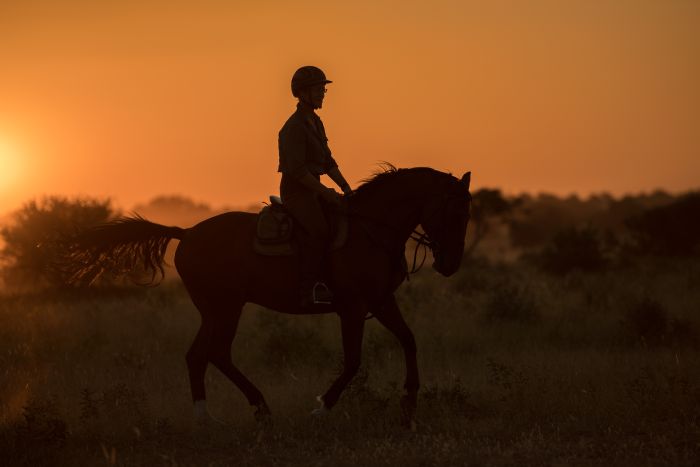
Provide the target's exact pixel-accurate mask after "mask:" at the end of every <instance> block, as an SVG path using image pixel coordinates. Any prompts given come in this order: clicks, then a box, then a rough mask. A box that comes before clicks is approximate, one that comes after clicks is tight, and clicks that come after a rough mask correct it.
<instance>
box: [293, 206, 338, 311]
mask: <svg viewBox="0 0 700 467" xmlns="http://www.w3.org/2000/svg"><path fill="white" fill-rule="evenodd" d="M284 203H285V206H286V207H287V210H288V211H289V212H290V213H291V215H292V217H294V219H295V221H296V222H297V225H298V226H299V227H300V228H299V229H298V230H297V233H296V234H295V235H296V238H297V243H298V246H299V267H300V270H299V279H300V289H301V294H302V306H306V305H309V304H312V303H316V304H326V303H330V301H331V300H332V294H331V293H330V290H329V289H328V287H327V286H326V284H325V282H324V281H323V277H322V276H323V274H322V269H323V258H324V255H325V252H326V249H327V247H328V243H329V237H330V234H329V228H328V223H327V222H326V218H325V215H324V213H323V210H322V209H321V204H320V203H319V200H318V197H317V196H316V195H314V194H311V193H309V194H308V195H307V194H304V195H298V196H294V197H292V198H290V199H285V201H284Z"/></svg>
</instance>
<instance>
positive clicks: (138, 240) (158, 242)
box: [56, 215, 187, 285]
mask: <svg viewBox="0 0 700 467" xmlns="http://www.w3.org/2000/svg"><path fill="white" fill-rule="evenodd" d="M185 232H187V229H181V228H180V227H167V226H165V225H160V224H156V223H154V222H150V221H147V220H146V219H144V218H142V217H140V216H138V215H135V216H133V217H122V218H119V219H116V220H114V221H111V222H107V223H104V224H100V225H98V226H95V227H92V228H90V229H87V230H83V231H81V232H78V233H77V234H76V235H74V236H72V237H71V238H69V239H67V241H66V242H65V244H64V247H63V248H62V255H61V257H60V258H59V259H58V261H57V264H56V266H57V268H58V270H59V272H60V273H61V275H62V277H63V279H64V282H66V283H68V284H71V285H91V284H94V283H95V282H96V281H97V280H98V279H100V278H101V277H104V276H105V275H107V276H108V277H112V278H117V277H120V276H128V277H131V279H132V280H134V282H137V283H139V284H140V285H157V284H158V283H159V282H160V281H161V280H162V279H163V277H164V276H165V271H164V269H163V265H164V264H165V251H166V249H167V247H168V243H169V242H170V240H172V239H173V238H176V239H178V240H182V239H183V238H184V235H185ZM144 273H146V274H150V279H147V280H145V281H143V280H142V278H143V277H144V276H143V275H144ZM157 276H160V277H159V278H158V280H156V277H157Z"/></svg>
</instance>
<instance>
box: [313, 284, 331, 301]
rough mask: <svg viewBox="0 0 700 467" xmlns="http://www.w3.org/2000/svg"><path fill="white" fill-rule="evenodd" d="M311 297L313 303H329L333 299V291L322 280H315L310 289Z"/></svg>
mask: <svg viewBox="0 0 700 467" xmlns="http://www.w3.org/2000/svg"><path fill="white" fill-rule="evenodd" d="M311 298H312V299H313V303H314V305H330V304H331V302H332V301H333V293H332V292H331V289H329V288H328V286H327V285H326V284H324V283H323V282H316V283H315V284H314V286H313V288H312V289H311Z"/></svg>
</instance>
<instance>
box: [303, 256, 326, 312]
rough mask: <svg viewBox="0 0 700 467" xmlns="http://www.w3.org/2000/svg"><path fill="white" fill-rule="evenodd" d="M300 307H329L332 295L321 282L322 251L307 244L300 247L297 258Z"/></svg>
mask: <svg viewBox="0 0 700 467" xmlns="http://www.w3.org/2000/svg"><path fill="white" fill-rule="evenodd" d="M299 263H300V264H299V266H300V282H299V285H300V290H299V291H300V293H301V307H302V308H307V307H310V306H315V305H330V304H331V302H332V301H333V293H332V292H331V290H330V289H329V288H328V286H327V285H326V284H325V282H323V281H322V280H321V279H320V277H321V267H322V264H323V249H321V248H318V247H317V245H313V244H310V243H307V244H305V245H303V246H302V248H301V251H300V258H299Z"/></svg>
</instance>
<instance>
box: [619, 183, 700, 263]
mask: <svg viewBox="0 0 700 467" xmlns="http://www.w3.org/2000/svg"><path fill="white" fill-rule="evenodd" d="M626 224H627V227H628V228H629V230H630V233H631V234H632V238H633V249H634V250H635V252H636V253H646V254H652V255H658V256H670V257H681V256H697V255H699V254H700V193H691V194H688V195H686V196H683V197H682V198H681V199H679V200H677V201H675V202H673V203H671V204H668V205H666V206H660V207H656V208H653V209H649V210H648V211H645V212H644V213H642V214H640V215H638V216H634V217H632V218H630V219H628V220H627V222H626Z"/></svg>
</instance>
